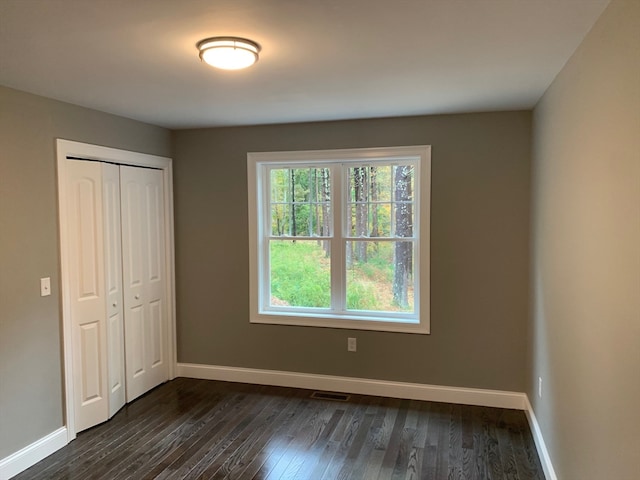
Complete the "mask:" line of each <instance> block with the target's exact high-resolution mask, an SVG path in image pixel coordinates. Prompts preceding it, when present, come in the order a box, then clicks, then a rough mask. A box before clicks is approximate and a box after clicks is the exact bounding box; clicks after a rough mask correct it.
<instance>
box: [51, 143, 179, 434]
mask: <svg viewBox="0 0 640 480" xmlns="http://www.w3.org/2000/svg"><path fill="white" fill-rule="evenodd" d="M56 150H57V167H58V228H59V230H58V231H59V235H60V272H61V279H60V280H61V281H60V286H61V301H62V334H63V349H64V359H63V360H64V393H65V399H64V401H65V426H66V430H67V442H70V441H71V440H73V439H75V438H76V426H75V414H74V412H75V410H74V407H75V405H74V399H75V396H74V389H75V386H74V382H73V340H72V339H73V337H72V322H71V314H70V312H71V305H70V283H69V278H70V274H71V273H70V271H69V258H70V252H69V251H68V249H69V240H68V233H67V226H68V222H67V208H66V205H67V197H66V196H67V188H66V187H67V185H66V162H67V158H75V159H82V160H94V161H101V162H109V163H114V164H117V165H130V166H136V167H150V168H155V169H158V170H162V174H163V175H162V177H163V182H164V191H165V198H164V215H165V231H164V237H165V238H164V239H165V246H166V248H165V259H164V260H165V267H166V270H165V271H166V272H167V282H166V289H167V292H166V298H167V308H168V317H169V325H168V337H169V339H168V345H167V349H168V355H167V357H168V359H169V380H172V379H173V378H175V373H176V363H177V354H176V305H175V263H174V258H175V256H174V234H173V168H172V160H171V158H168V157H159V156H156V155H148V154H144V153H137V152H130V151H127V150H120V149H117V148H110V147H102V146H99V145H91V144H88V143H81V142H75V141H71V140H64V139H57V140H56Z"/></svg>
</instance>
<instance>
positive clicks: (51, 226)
mask: <svg viewBox="0 0 640 480" xmlns="http://www.w3.org/2000/svg"><path fill="white" fill-rule="evenodd" d="M57 137H60V138H66V139H69V140H76V141H81V142H87V143H94V144H99V145H105V146H109V147H115V148H123V149H127V150H133V151H138V152H143V153H150V154H156V155H164V156H169V155H170V134H169V131H168V130H165V129H162V128H159V127H154V126H150V125H145V124H142V123H139V122H135V121H132V120H128V119H124V118H121V117H116V116H113V115H108V114H106V113H101V112H97V111H95V110H88V109H85V108H81V107H77V106H73V105H69V104H66V103H62V102H58V101H55V100H50V99H46V98H43V97H38V96H35V95H30V94H27V93H23V92H19V91H16V90H11V89H8V88H5V87H0V432H1V433H0V459H2V458H4V457H6V456H7V455H10V454H11V453H14V452H16V451H17V450H19V449H21V448H22V447H24V446H26V445H28V444H30V443H32V442H34V441H36V440H38V439H40V438H41V437H43V436H45V435H47V434H49V433H51V432H53V431H54V430H56V429H57V428H59V427H61V426H62V425H63V384H62V381H63V380H62V362H61V359H62V348H61V341H62V335H61V318H60V310H61V306H60V290H59V277H60V268H59V253H58V250H59V247H58V226H57V191H56V182H57V180H56V158H55V139H56V138H57ZM40 277H51V287H52V295H51V296H49V297H40V280H39V279H40Z"/></svg>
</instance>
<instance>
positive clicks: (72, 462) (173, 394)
mask: <svg viewBox="0 0 640 480" xmlns="http://www.w3.org/2000/svg"><path fill="white" fill-rule="evenodd" d="M311 393H312V392H310V391H308V390H302V389H294V388H283V387H270V386H256V385H248V384H239V383H228V382H217V381H207V380H193V379H186V378H178V379H175V380H173V381H171V382H167V383H166V384H164V385H161V386H159V387H158V388H156V389H154V390H153V391H152V392H149V393H148V394H146V395H144V396H142V397H140V398H139V399H137V400H136V401H134V402H132V403H131V404H128V405H126V406H125V407H123V408H122V410H121V411H120V412H118V413H117V414H116V415H115V416H114V417H113V418H112V419H111V420H110V421H108V422H106V423H104V424H102V425H98V426H96V427H94V428H91V429H89V430H87V431H85V432H81V433H80V434H78V437H77V439H76V440H74V441H73V442H71V443H70V444H69V445H67V446H66V447H64V448H62V449H60V450H58V451H57V452H55V453H54V454H52V455H51V456H49V457H48V458H46V459H44V460H43V461H42V462H39V463H38V464H36V465H34V466H33V467H31V468H30V469H28V470H26V471H25V472H23V473H21V474H19V475H17V476H16V477H14V479H13V480H26V479H29V480H44V479H47V480H63V479H64V480H90V479H96V480H128V479H131V480H152V479H153V480H162V479H166V480H174V479H175V480H186V479H189V480H191V479H207V480H211V479H215V480H265V479H268V480H373V479H380V480H399V479H401V480H418V479H428V480H441V479H442V480H450V479H451V480H455V479H464V480H489V479H490V480H502V479H504V480H544V475H543V472H542V466H541V465H540V461H539V459H538V456H537V452H536V449H535V444H534V442H533V437H532V435H531V432H530V430H529V427H528V423H527V420H526V417H525V416H524V413H523V412H522V411H515V410H504V409H496V408H485V407H475V406H465V405H452V404H445V403H435V402H420V401H416V400H401V399H393V398H383V397H371V396H366V395H352V396H351V398H350V399H349V400H348V401H346V402H339V401H329V400H323V399H315V398H311Z"/></svg>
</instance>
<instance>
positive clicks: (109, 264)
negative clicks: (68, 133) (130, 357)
mask: <svg viewBox="0 0 640 480" xmlns="http://www.w3.org/2000/svg"><path fill="white" fill-rule="evenodd" d="M57 156H58V195H59V209H58V212H59V221H60V257H61V297H62V316H63V344H64V370H65V403H66V405H65V407H66V409H65V413H66V415H65V417H66V419H65V420H66V422H65V423H66V425H65V426H66V429H67V441H71V440H73V439H74V438H75V436H76V432H78V431H80V430H82V429H83V428H86V426H87V425H88V424H89V423H88V422H92V423H94V424H95V423H99V422H100V421H103V420H106V419H107V418H109V417H111V416H112V415H113V414H114V413H115V412H116V411H117V410H118V409H119V408H120V407H121V406H122V404H123V403H124V400H125V385H126V375H125V372H124V370H125V366H124V363H123V362H122V361H119V360H116V359H117V358H120V359H122V358H123V357H122V355H121V353H120V352H122V351H124V350H125V347H124V345H123V343H122V335H123V332H124V331H125V329H124V327H123V324H122V318H123V314H124V308H125V306H126V303H127V302H126V301H125V298H124V296H123V292H124V291H125V290H124V289H123V285H122V278H123V275H124V272H123V271H122V270H121V268H122V263H121V260H119V261H116V259H117V258H118V257H120V259H121V258H122V252H120V251H119V250H120V247H121V243H120V239H121V232H118V229H119V224H120V225H121V221H122V220H123V219H122V218H121V219H120V222H119V221H118V220H119V219H118V216H119V214H120V205H119V203H120V200H121V198H122V191H121V192H120V198H118V191H117V190H118V188H119V167H118V165H123V164H126V165H134V166H142V167H151V168H154V169H156V170H155V177H156V178H155V180H154V181H153V182H152V183H153V184H154V185H155V187H153V188H151V190H150V192H151V191H153V189H154V188H155V195H156V197H155V198H153V197H152V198H151V200H150V201H148V200H145V201H144V202H142V207H143V208H147V209H149V208H152V209H156V210H157V211H159V212H160V213H159V215H160V217H159V218H161V219H160V220H159V221H158V222H153V221H152V222H147V225H146V226H145V229H146V230H145V231H146V232H147V233H148V231H149V229H155V231H156V232H158V235H157V237H158V238H159V239H160V240H159V241H158V242H156V245H155V246H151V249H148V248H146V247H143V249H145V250H146V251H145V256H146V255H147V254H149V252H150V251H155V254H154V257H155V263H152V260H154V259H151V260H149V259H147V260H145V261H146V262H148V263H147V268H149V267H151V268H152V269H155V270H152V273H153V272H156V275H155V276H154V275H151V276H150V278H151V282H147V283H151V284H152V283H153V280H154V279H158V278H159V279H161V280H162V283H163V285H162V286H155V287H147V290H148V294H147V298H150V299H151V300H150V301H149V305H148V307H149V308H148V309H149V310H151V312H150V314H147V315H150V318H156V319H160V318H164V319H165V326H166V325H167V323H168V328H165V329H164V330H162V332H161V333H160V334H159V335H157V334H156V335H155V337H153V336H151V337H150V338H151V340H148V341H147V343H148V344H149V345H151V346H152V350H151V354H150V356H148V358H149V359H150V360H149V361H148V362H147V365H150V368H149V367H145V368H147V369H148V370H151V371H152V372H153V373H154V374H155V377H154V376H153V375H151V376H148V378H149V379H152V380H147V381H146V382H147V383H146V385H153V386H154V385H155V384H154V383H153V382H157V383H161V382H162V381H164V380H167V379H171V378H173V377H174V372H175V366H176V350H175V301H174V298H175V273H174V253H173V252H174V249H173V198H172V167H171V159H169V158H165V157H157V156H153V155H146V154H140V153H134V152H128V151H124V150H118V149H113V148H107V147H100V146H96V145H89V144H83V143H79V142H72V141H68V140H61V139H59V140H58V141H57ZM68 158H69V159H71V158H73V159H76V160H75V161H73V163H72V161H71V160H69V161H68V160H67V159H68ZM82 159H87V160H94V161H93V162H83V161H82ZM96 160H97V161H98V162H96ZM100 162H108V163H111V164H116V165H109V164H108V163H100ZM75 164H77V165H84V167H79V168H85V167H86V169H87V170H86V172H89V174H88V175H84V176H85V177H88V178H84V179H83V180H82V182H81V183H80V184H79V185H77V186H76V191H75V193H74V190H73V188H72V185H71V184H72V178H71V177H73V176H74V175H76V174H74V173H73V172H72V170H75V167H70V166H71V165H75ZM145 170H146V169H145ZM148 171H151V172H154V170H148ZM86 172H85V173H86ZM81 173H82V172H81ZM70 175H71V176H70ZM117 187H118V188H117ZM145 189H147V187H146V186H145ZM147 190H148V189H147ZM157 195H159V196H157ZM74 196H75V197H76V199H75V200H74V198H73V197H74ZM145 196H147V193H145ZM101 204H102V207H101V206H100V205H101ZM81 215H82V216H83V217H80V216H81ZM74 217H75V222H76V226H75V227H73V225H72V224H73V223H74ZM82 218H90V219H91V221H90V222H89V223H88V224H87V222H86V221H83V223H85V224H87V225H92V226H91V227H87V228H84V227H83V228H84V230H80V231H78V229H77V228H78V225H77V224H78V223H79V222H80V220H81V219H82ZM119 233H120V237H119ZM78 248H84V250H83V252H84V253H83V254H82V255H76V253H77V250H78ZM154 249H155V250H154ZM74 256H75V257H77V259H76V260H74ZM101 256H102V258H103V261H102V262H101V261H99V259H100V258H101ZM118 269H120V270H121V271H120V272H118ZM148 277H149V276H148ZM157 284H158V282H156V285H157ZM154 288H155V291H154ZM74 289H75V291H74ZM158 290H161V293H158ZM74 292H75V293H74ZM78 292H82V293H81V294H80V295H78ZM74 295H75V296H74ZM134 296H135V294H134ZM94 297H95V298H94ZM99 297H102V301H101V302H100V300H98V298H99ZM79 300H81V301H79ZM91 302H93V303H94V304H98V303H102V309H101V310H102V315H101V316H100V315H99V312H98V310H100V309H99V308H98V307H95V306H94V310H95V311H94V313H93V314H92V315H89V314H84V313H83V314H82V315H81V318H82V321H81V322H82V323H81V324H77V323H76V324H74V319H75V318H80V316H74V312H76V311H77V310H78V309H79V308H85V309H87V308H89V307H87V306H88V305H89V304H90V303H91ZM74 303H75V304H77V305H74ZM78 305H80V306H81V307H78ZM154 309H155V310H154ZM154 316H155V317H154ZM87 319H89V320H87ZM167 321H168V322H167ZM80 327H82V328H80ZM118 339H119V341H118ZM82 342H84V344H85V345H86V346H88V345H97V347H96V348H92V350H91V352H89V354H87V352H86V351H85V352H84V354H85V356H84V357H82V356H81V355H82V354H83V347H82ZM85 350H87V351H88V348H86V349H85ZM110 358H111V360H109V359H110ZM76 361H81V362H84V363H83V364H78V365H76ZM82 365H84V366H86V367H87V369H84V370H85V373H86V372H88V371H90V370H91V369H93V371H94V372H98V371H100V372H101V373H100V374H96V375H92V376H88V375H84V376H83V374H81V373H79V372H81V371H83V368H81V367H82ZM105 372H106V373H105ZM159 372H163V373H162V375H163V378H162V380H158V379H159V378H160V375H161V374H160V373H159ZM78 377H79V378H78ZM154 378H155V379H154ZM83 382H84V383H83ZM157 383H156V384H157ZM78 405H79V406H80V407H79V408H80V409H81V410H82V409H83V408H84V409H85V410H86V411H89V410H91V411H92V413H91V414H87V415H86V416H87V418H91V420H85V419H81V418H76V415H75V412H76V410H77V408H76V406H78Z"/></svg>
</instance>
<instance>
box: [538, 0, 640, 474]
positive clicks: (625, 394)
mask: <svg viewBox="0 0 640 480" xmlns="http://www.w3.org/2000/svg"><path fill="white" fill-rule="evenodd" d="M533 147H534V149H533V151H534V155H533V158H534V160H533V187H532V190H533V216H532V217H533V223H532V254H533V255H532V258H533V262H532V264H533V268H532V280H531V284H532V306H533V308H532V358H531V368H529V369H528V371H530V372H531V378H530V380H529V382H528V386H527V390H528V395H529V398H530V399H531V400H532V402H533V407H534V410H535V413H536V415H537V418H538V421H539V422H540V425H541V428H542V432H543V435H544V439H545V442H546V444H547V447H548V449H549V452H550V455H551V459H552V463H553V465H554V467H555V469H556V473H557V474H558V478H560V479H580V480H591V479H593V480H600V479H605V478H607V479H609V478H610V479H614V478H615V479H616V480H633V479H637V478H639V475H640V440H639V439H640V436H639V435H640V410H639V409H638V405H640V2H638V1H637V0H623V1H619V0H614V1H613V2H612V3H611V4H610V6H609V7H608V8H607V10H605V12H604V14H603V15H602V17H601V18H600V19H599V20H598V22H597V23H596V25H595V26H594V27H593V29H592V30H591V32H590V33H589V34H588V36H587V37H586V39H585V40H584V42H583V43H582V45H581V46H580V47H579V49H578V50H577V51H576V53H575V54H574V56H573V57H572V58H571V60H570V61H569V62H568V63H567V65H566V66H565V68H564V69H563V71H562V72H561V73H560V75H558V77H557V78H556V80H555V81H554V82H553V84H552V85H551V87H550V88H549V89H548V90H547V92H546V93H545V95H544V97H543V98H542V100H541V101H540V103H539V104H538V106H537V107H536V108H535V113H534V145H533ZM538 376H542V378H543V395H542V399H539V398H538V395H537V379H538Z"/></svg>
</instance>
